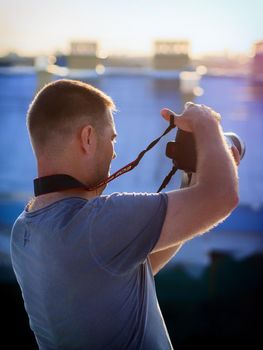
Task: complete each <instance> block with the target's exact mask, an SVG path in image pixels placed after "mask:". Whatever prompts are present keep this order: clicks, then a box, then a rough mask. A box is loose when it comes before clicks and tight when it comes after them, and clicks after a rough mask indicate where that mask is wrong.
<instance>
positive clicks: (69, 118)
mask: <svg viewBox="0 0 263 350" xmlns="http://www.w3.org/2000/svg"><path fill="white" fill-rule="evenodd" d="M114 110H115V105H114V103H113V101H112V99H111V98H110V97H109V96H107V95H106V94H104V93H103V92H102V91H100V90H98V89H96V88H94V87H92V86H91V85H89V84H85V83H82V82H79V81H74V80H57V81H55V82H52V83H50V84H48V85H46V86H45V87H44V88H43V89H42V90H40V91H39V93H38V94H37V95H36V97H35V98H34V100H33V101H32V103H31V105H30V107H29V110H28V114H27V126H28V131H29V135H30V140H31V143H32V147H33V149H34V152H35V154H36V158H37V161H38V166H39V168H40V169H39V172H40V173H41V175H48V174H51V173H58V172H60V173H61V172H66V173H68V174H71V175H73V176H74V174H75V176H78V175H79V176H78V178H79V179H82V180H85V182H87V181H90V182H96V181H97V180H102V178H105V176H107V175H108V168H109V164H110V161H111V160H112V158H113V157H114V155H115V154H114V148H113V145H112V142H113V138H114V135H115V134H116V131H115V127H114V121H113V117H112V111H114ZM110 143H111V145H110ZM111 152H112V154H110V153H111ZM109 158H110V160H109ZM87 172H88V173H89V176H88V177H87V176H86V175H87V174H86V173H87ZM81 173H82V176H81V177H80V175H81ZM105 173H106V174H105ZM85 176H86V177H85Z"/></svg>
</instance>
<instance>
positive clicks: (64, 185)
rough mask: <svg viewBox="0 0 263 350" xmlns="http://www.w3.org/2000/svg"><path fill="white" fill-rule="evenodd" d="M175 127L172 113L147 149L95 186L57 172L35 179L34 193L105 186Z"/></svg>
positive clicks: (36, 194) (87, 189)
mask: <svg viewBox="0 0 263 350" xmlns="http://www.w3.org/2000/svg"><path fill="white" fill-rule="evenodd" d="M174 128H175V125H174V116H173V115H172V114H171V115H170V125H169V127H168V128H167V129H166V130H165V131H164V132H163V133H162V135H161V136H159V137H158V138H157V139H155V140H154V141H152V142H151V143H150V144H149V146H148V147H147V148H146V149H145V150H143V151H142V152H140V154H139V155H138V157H137V158H136V159H135V160H134V161H132V162H130V163H129V164H127V165H125V166H124V167H122V168H121V169H119V170H117V171H116V172H115V173H113V174H112V175H111V176H109V177H108V178H106V179H105V180H103V181H101V182H99V183H97V184H96V185H94V186H90V187H89V186H86V185H85V184H83V183H82V182H80V181H78V180H77V179H75V178H74V177H72V176H70V175H67V174H55V175H49V176H43V177H39V178H36V179H34V194H35V196H36V197H37V196H40V195H42V194H46V193H51V192H57V191H63V190H68V189H72V188H84V189H85V190H86V191H94V190H96V189H98V188H99V187H101V186H104V185H106V184H107V183H109V182H111V181H112V180H115V179H116V178H117V177H119V176H121V175H123V174H125V173H127V172H129V171H131V170H133V169H134V168H135V167H136V166H137V165H138V164H139V163H140V161H141V159H142V158H143V156H144V155H145V153H147V152H148V151H150V150H151V149H152V148H153V147H154V146H155V145H156V144H157V143H158V142H159V141H160V139H161V138H162V137H163V136H165V135H166V134H168V132H170V131H171V130H172V129H174ZM176 170H177V168H176V167H175V166H173V169H172V170H171V172H170V173H169V174H168V175H167V176H166V178H165V179H164V181H163V183H162V185H161V186H160V188H159V190H158V192H160V191H161V190H162V189H163V188H164V187H165V186H166V185H167V184H168V182H169V181H170V179H171V177H172V176H173V174H174V173H175V171H176Z"/></svg>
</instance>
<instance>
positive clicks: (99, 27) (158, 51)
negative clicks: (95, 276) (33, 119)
mask: <svg viewBox="0 0 263 350" xmlns="http://www.w3.org/2000/svg"><path fill="white" fill-rule="evenodd" d="M197 3H198V4H197ZM262 14H263V2H262V1H261V0H254V1H253V2H251V1H249V0H240V1H239V2H236V1H234V0H230V1H229V0H228V1H226V0H220V1H219V0H214V1H213V2H211V1H208V0H202V1H198V2H197V1H194V0H184V1H179V0H173V1H172V0H164V1H157V0H151V1H150V0H134V1H133V2H126V1H120V0H109V1H102V0H97V1H96V2H95V1H84V0H83V1H82V0H75V1H74V2H72V1H66V0H64V1H62V0H53V1H52V2H51V1H46V2H44V3H43V2H40V1H38V0H34V1H33V0H28V1H26V2H25V1H22V0H9V1H4V0H0V122H1V124H0V146H1V147H0V167H1V172H0V306H1V325H2V336H1V337H2V341H3V342H4V340H6V341H7V344H9V347H7V348H12V346H15V344H20V347H24V348H25V349H36V348H37V347H36V343H35V340H34V336H33V334H32V332H31V331H30V328H29V323H28V318H27V315H26V313H25V311H24V307H23V301H22V296H21V292H20V289H19V287H18V285H17V282H16V280H15V277H14V273H13V270H12V267H11V262H10V253H9V241H10V232H11V228H12V224H13V223H14V221H15V219H16V217H17V216H18V215H19V214H20V213H21V211H22V210H23V209H24V206H25V204H26V203H27V201H28V200H29V199H30V198H31V197H32V196H33V186H32V180H33V178H34V177H36V176H37V173H36V164H35V160H34V157H33V154H32V150H31V146H30V143H29V139H28V134H27V130H26V124H25V117H26V112H27V109H28V106H29V104H30V102H31V100H32V98H33V97H34V95H35V93H36V92H37V91H38V90H39V89H40V88H41V87H42V86H44V84H46V83H48V82H50V81H53V80H56V79H64V78H66V79H78V80H81V81H85V82H88V83H90V84H92V85H94V86H96V87H98V88H100V89H102V90H103V91H105V92H106V93H107V94H109V95H110V96H111V97H112V98H113V99H114V101H115V103H116V105H117V108H118V112H117V113H116V115H115V121H116V127H117V131H118V141H117V145H116V152H117V158H116V159H115V160H114V161H113V163H112V172H114V171H115V170H117V169H119V168H120V167H122V166H123V165H125V164H126V163H128V162H130V161H132V160H134V159H135V158H136V156H137V154H138V153H139V152H140V151H141V150H142V149H144V148H145V147H146V146H147V145H148V144H149V143H150V142H151V141H152V140H153V139H154V138H156V137H158V136H159V135H160V134H161V133H162V132H163V130H164V129H165V128H166V127H167V124H166V122H165V121H164V120H163V119H162V118H161V116H160V109H162V108H163V107H168V108H171V109H173V110H174V111H176V112H177V113H181V112H182V110H183V106H184V104H185V102H186V101H193V102H195V103H203V104H207V105H209V106H211V107H212V108H213V109H215V110H216V111H218V112H219V113H220V114H221V116H222V125H223V129H224V131H233V132H235V133H237V134H238V135H239V136H240V138H241V139H242V140H243V141H244V142H245V144H246V154H245V156H244V158H243V160H242V161H241V164H240V167H239V176H240V204H239V206H238V208H236V209H235V211H234V212H233V213H232V214H231V216H230V217H229V218H227V220H225V221H224V222H223V223H222V224H220V225H219V226H217V227H216V228H215V229H213V230H211V231H210V232H209V233H207V234H205V235H203V236H201V237H198V238H195V239H193V240H191V241H189V242H187V243H186V244H185V245H184V246H183V247H182V248H181V250H180V251H179V253H178V254H177V255H176V256H175V257H174V258H173V259H172V260H171V261H170V262H169V264H168V265H167V266H166V267H165V268H164V269H163V270H162V271H161V272H160V273H159V274H158V275H157V276H156V278H155V280H156V290H157V294H158V298H159V302H160V307H161V310H162V312H163V315H164V319H165V322H166V325H167V328H168V331H169V334H170V337H171V340H172V343H173V346H174V347H175V348H176V349H178V350H181V349H182V350H184V349H190V348H192V347H193V346H197V347H199V346H200V347H201V346H202V348H208V347H209V348H213V349H221V348H224V349H230V348H234V347H235V348H236V347H237V346H241V345H243V346H247V347H248V346H249V348H254V345H253V344H256V343H257V341H259V340H260V334H261V333H260V330H261V327H260V326H261V323H260V321H261V315H262V300H261V298H262V295H263V293H262V292H263V282H262V281H263V279H262V271H263V270H262V268H263V255H262V254H263V206H262V204H263V162H262V155H263V137H262V133H263V24H262V23H263V22H262ZM174 136H175V132H174V131H172V132H170V133H169V134H168V135H167V136H166V137H165V138H164V139H162V141H161V142H160V143H159V144H158V146H156V147H155V148H154V149H153V150H152V151H151V152H150V153H147V155H146V156H145V158H144V159H143V160H142V162H141V163H140V165H139V166H138V167H137V168H136V169H135V170H133V171H132V172H130V173H128V174H126V175H124V176H122V177H120V178H118V179H116V180H115V181H113V182H111V183H110V184H109V185H108V187H107V189H106V191H105V193H106V194H109V193H112V192H115V191H126V192H155V191H157V189H158V187H159V185H160V184H161V182H162V180H163V178H164V177H165V176H166V175H167V173H168V172H169V170H170V169H171V166H172V163H171V161H170V160H169V159H168V158H166V156H165V146H166V143H167V141H170V140H172V139H174ZM180 183H181V173H180V172H177V174H176V175H175V177H174V178H173V180H172V181H171V183H170V185H169V186H168V187H167V190H171V189H174V188H179V187H180ZM200 200H201V199H200Z"/></svg>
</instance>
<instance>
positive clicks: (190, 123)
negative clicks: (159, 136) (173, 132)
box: [161, 102, 221, 132]
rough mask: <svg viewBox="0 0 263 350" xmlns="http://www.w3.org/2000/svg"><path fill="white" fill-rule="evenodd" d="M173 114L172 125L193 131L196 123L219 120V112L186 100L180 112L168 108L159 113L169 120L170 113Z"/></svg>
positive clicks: (203, 123) (202, 123)
mask: <svg viewBox="0 0 263 350" xmlns="http://www.w3.org/2000/svg"><path fill="white" fill-rule="evenodd" d="M171 114H172V115H173V116H174V125H175V126H177V127H178V128H179V129H181V130H184V131H188V132H194V130H195V126H196V125H197V124H201V125H205V124H207V123H209V122H210V123H211V122H215V121H217V122H220V120H221V116H220V114H219V113H217V112H215V111H214V110H212V109H211V108H210V107H207V106H205V105H198V104H194V103H192V102H187V103H186V104H185V106H184V111H183V113H182V114H180V115H179V114H176V113H175V112H173V111H172V110H170V109H168V108H164V109H162V110H161V115H162V116H163V118H164V119H165V120H167V121H170V115H171Z"/></svg>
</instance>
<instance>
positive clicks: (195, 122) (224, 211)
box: [152, 104, 238, 253]
mask: <svg viewBox="0 0 263 350" xmlns="http://www.w3.org/2000/svg"><path fill="white" fill-rule="evenodd" d="M170 114H171V111H169V110H167V109H164V110H162V115H163V117H164V118H165V119H167V120H169V117H170ZM218 119H219V115H218V114H217V113H216V112H214V111H213V110H211V109H210V108H209V107H206V106H203V105H202V106H200V105H195V104H188V105H187V107H186V109H185V111H184V113H183V114H182V115H181V116H175V124H176V126H178V128H180V129H182V130H185V131H188V132H193V134H194V137H195V141H196V147H197V158H198V160H197V172H196V184H195V185H194V186H192V187H189V188H183V189H180V190H175V191H171V192H168V193H167V194H168V207H167V213H166V218H165V221H164V225H163V229H162V232H161V235H160V238H159V240H158V242H157V244H156V245H155V247H154V249H153V250H152V253H155V252H158V251H161V250H165V249H168V248H171V247H173V246H178V245H179V244H181V243H183V242H185V241H187V240H189V239H191V238H193V237H194V236H196V235H199V234H202V233H204V232H206V231H208V230H209V229H211V228H212V227H214V226H215V225H217V224H218V223H219V222H221V221H222V220H223V219H225V218H226V217H227V216H228V215H229V214H230V213H231V211H232V210H233V209H234V208H235V207H236V206H237V204H238V176H237V167H236V165H235V161H234V158H233V156H232V154H231V150H230V149H229V148H228V146H227V144H226V142H225V139H224V135H223V131H222V128H221V126H220V124H219V120H218Z"/></svg>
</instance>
